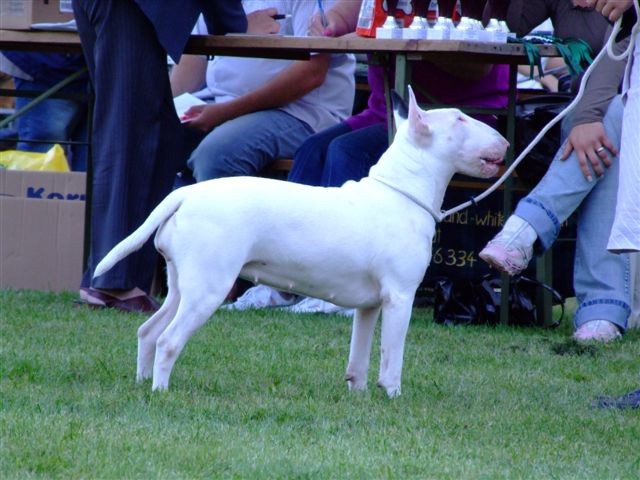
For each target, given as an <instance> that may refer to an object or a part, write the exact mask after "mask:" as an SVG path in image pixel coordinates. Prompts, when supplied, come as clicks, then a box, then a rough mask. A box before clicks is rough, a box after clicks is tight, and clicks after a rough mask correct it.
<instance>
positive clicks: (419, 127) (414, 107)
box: [409, 86, 431, 138]
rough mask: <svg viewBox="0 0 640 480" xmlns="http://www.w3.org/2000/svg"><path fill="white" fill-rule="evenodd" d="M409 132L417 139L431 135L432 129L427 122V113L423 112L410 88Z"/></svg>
mask: <svg viewBox="0 0 640 480" xmlns="http://www.w3.org/2000/svg"><path fill="white" fill-rule="evenodd" d="M409 131H410V132H411V134H412V135H414V136H415V137H418V138H419V137H427V136H430V135H431V129H430V128H429V123H428V122H427V112H425V111H424V110H422V109H421V108H420V106H419V105H418V102H417V101H416V96H415V95H414V94H413V89H412V88H411V87H410V86H409Z"/></svg>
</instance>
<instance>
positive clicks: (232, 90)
mask: <svg viewBox="0 0 640 480" xmlns="http://www.w3.org/2000/svg"><path fill="white" fill-rule="evenodd" d="M326 3H329V4H331V3H332V2H326ZM242 4H243V7H244V9H245V11H246V12H247V13H248V14H251V12H255V11H257V9H259V8H261V9H265V8H266V7H272V8H271V10H272V14H274V15H275V14H276V13H285V14H291V17H290V18H286V19H284V20H280V21H279V23H280V24H281V25H280V28H279V29H278V28H276V31H278V30H279V31H280V33H285V34H290V35H295V36H306V35H307V31H308V27H309V25H308V24H309V19H310V18H311V17H312V16H313V14H314V13H315V10H316V8H317V6H316V3H315V2H308V1H303V0H289V1H273V0H271V1H259V0H245V1H243V2H242ZM276 25H277V24H276ZM266 27H267V28H266V29H265V30H262V31H255V30H254V31H251V32H249V33H263V34H264V33H276V32H274V31H273V30H272V29H271V27H270V25H266ZM194 33H196V34H203V33H206V26H205V24H204V22H203V21H202V19H200V20H199V21H198V24H197V25H196V28H195V30H194ZM194 66H195V68H193V67H194ZM354 71H355V60H354V58H353V56H352V55H344V54H335V55H330V54H316V55H312V57H311V59H310V60H308V61H293V60H275V59H264V58H239V57H222V56H220V57H215V58H214V59H213V61H211V62H210V63H208V64H207V62H206V58H205V57H193V56H185V57H183V60H181V61H180V63H179V64H178V65H176V67H174V70H173V72H172V75H171V78H172V88H173V93H174V95H177V94H180V93H182V92H184V91H194V90H196V89H198V88H200V87H201V85H206V88H205V90H204V91H203V92H200V93H198V95H199V96H207V97H208V98H209V99H211V100H212V103H208V104H207V105H201V106H197V107H192V108H191V109H190V110H188V111H187V113H186V115H187V116H189V117H191V118H190V120H189V121H188V122H187V123H186V126H187V127H188V128H189V129H192V131H194V130H195V131H197V132H200V138H201V141H200V142H199V144H198V145H197V147H196V148H195V150H193V152H192V153H191V156H190V158H189V159H188V162H187V164H188V166H189V168H190V169H191V171H192V173H193V177H194V178H195V180H196V181H199V182H200V181H204V180H209V179H212V178H219V177H226V176H236V175H257V174H259V173H260V172H261V171H262V170H263V169H264V168H265V167H267V166H268V165H269V164H270V163H272V162H274V161H275V160H277V159H278V158H286V157H293V155H294V154H295V152H296V150H297V149H298V147H299V146H300V144H302V142H303V141H304V140H306V138H307V137H309V136H310V135H312V134H313V133H315V132H317V131H319V130H322V129H325V128H327V127H329V126H332V125H335V124H336V123H338V122H340V121H341V120H343V119H344V118H346V117H347V116H348V115H349V114H350V113H351V109H352V106H353V99H354V95H355V81H354Z"/></svg>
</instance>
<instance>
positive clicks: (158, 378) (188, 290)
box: [152, 267, 240, 390]
mask: <svg viewBox="0 0 640 480" xmlns="http://www.w3.org/2000/svg"><path fill="white" fill-rule="evenodd" d="M198 270H202V268H201V267H200V269H196V268H191V269H186V271H189V272H191V273H192V274H191V275H190V278H188V279H185V278H179V279H178V284H179V288H180V304H179V306H178V310H177V312H176V315H175V317H174V318H173V320H172V321H171V323H170V324H169V326H168V327H167V328H166V329H165V331H164V332H162V334H161V335H160V337H159V338H158V341H157V342H156V356H155V361H154V365H153V385H152V388H153V390H166V389H167V388H168V387H169V376H170V375H171V370H172V369H173V365H174V363H175V361H176V359H177V358H178V355H180V352H181V351H182V349H183V348H184V346H185V344H186V343H187V341H188V340H189V338H191V336H192V335H193V334H194V333H195V332H196V331H197V330H198V329H199V328H200V327H201V326H202V325H204V324H205V322H206V321H207V320H208V319H209V317H210V316H211V315H212V314H213V312H214V311H215V310H216V309H217V308H218V307H219V306H220V305H221V304H222V302H223V301H224V299H225V297H226V295H227V293H228V292H229V290H230V289H231V286H232V285H233V282H234V281H235V278H236V275H235V274H234V275H230V276H229V278H230V280H229V281H224V282H215V281H213V279H212V276H211V274H210V271H209V270H207V272H203V274H202V275H198V274H197V273H195V272H198ZM213 270H214V271H217V269H216V268H215V267H214V268H213ZM239 270H240V269H239V268H238V269H237V271H239Z"/></svg>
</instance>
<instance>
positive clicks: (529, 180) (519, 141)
mask: <svg viewBox="0 0 640 480" xmlns="http://www.w3.org/2000/svg"><path fill="white" fill-rule="evenodd" d="M572 100H573V96H572V95H571V94H569V93H550V94H545V95H536V96H534V97H531V98H528V99H526V100H521V101H518V103H517V104H516V131H515V154H516V158H517V157H518V155H520V152H522V151H523V150H524V149H525V148H527V146H529V144H530V143H531V141H532V140H533V139H534V138H535V137H536V135H538V133H540V131H541V130H542V129H543V128H544V127H545V126H546V125H547V124H548V123H549V122H550V121H551V120H553V119H554V118H555V117H557V116H558V114H559V113H560V112H562V111H563V110H564V109H565V108H566V107H567V105H569V104H570V103H571V101H572ZM561 123H562V122H558V123H556V124H555V125H554V126H553V127H552V128H551V129H550V130H549V131H548V132H547V133H546V134H545V135H544V137H542V138H541V139H540V142H538V144H536V146H535V147H533V149H532V150H531V151H530V152H529V153H528V154H527V156H526V157H525V158H524V159H523V160H522V162H520V164H519V165H518V166H517V167H516V173H517V174H518V178H520V179H521V180H522V181H523V182H524V183H525V185H527V186H528V187H530V188H531V187H534V186H535V185H536V184H537V183H538V182H539V181H540V179H541V178H542V177H543V175H544V174H545V173H546V172H547V169H548V168H549V164H550V163H551V161H552V160H553V158H554V157H555V155H556V153H557V152H558V149H559V148H560V144H561V142H560V139H561Z"/></svg>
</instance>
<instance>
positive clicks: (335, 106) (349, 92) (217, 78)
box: [193, 0, 355, 132]
mask: <svg viewBox="0 0 640 480" xmlns="http://www.w3.org/2000/svg"><path fill="white" fill-rule="evenodd" d="M333 3H334V0H330V1H325V2H324V4H325V8H329V7H330V6H331V5H332V4H333ZM242 6H243V8H244V10H245V12H246V13H250V12H253V11H255V10H261V9H264V8H270V7H275V8H277V9H278V13H284V14H287V13H290V14H291V15H292V18H290V19H285V20H280V22H281V30H280V32H281V34H284V35H294V36H300V37H304V36H307V29H308V26H309V21H310V19H311V17H312V16H313V15H314V14H315V13H316V11H317V10H316V9H317V2H315V1H312V0H275V1H274V0H244V1H243V2H242ZM193 33H194V34H197V35H205V34H207V27H206V25H205V22H204V19H203V18H202V17H200V18H199V19H198V23H197V24H196V27H195V29H194V30H193ZM293 62H294V60H274V59H265V58H245V57H225V56H218V57H215V58H214V59H213V60H212V61H211V62H209V65H208V66H207V74H206V84H207V87H206V88H205V89H204V90H201V91H200V92H197V93H196V94H195V95H196V96H198V97H200V98H213V99H214V101H215V102H216V103H218V102H227V101H229V100H232V99H234V98H237V97H240V96H242V95H245V94H247V93H249V92H252V91H254V90H256V89H257V88H258V87H261V86H262V85H264V84H265V83H266V82H268V81H269V80H271V79H272V78H274V77H275V76H277V75H278V74H279V73H280V72H281V71H282V70H283V69H285V68H287V67H288V66H289V65H291V63H293ZM354 72H355V59H354V57H353V55H345V54H333V55H331V63H330V67H329V70H328V72H327V76H326V78H325V81H324V83H323V84H322V85H321V86H319V87H318V88H316V89H314V90H313V91H311V92H309V93H307V94H306V95H305V96H304V97H302V98H299V99H298V100H296V101H294V102H292V103H290V104H288V105H286V106H284V107H281V110H284V111H285V112H287V113H289V114H290V115H293V116H294V117H296V118H298V119H299V120H302V121H303V122H306V123H307V124H308V125H309V126H310V127H311V128H312V129H313V130H314V131H316V132H317V131H320V130H323V129H325V128H327V127H331V126H333V125H335V124H336V123H338V122H340V121H341V120H344V119H345V118H346V117H348V116H349V115H351V110H352V108H353V98H354V95H355V79H354Z"/></svg>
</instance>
